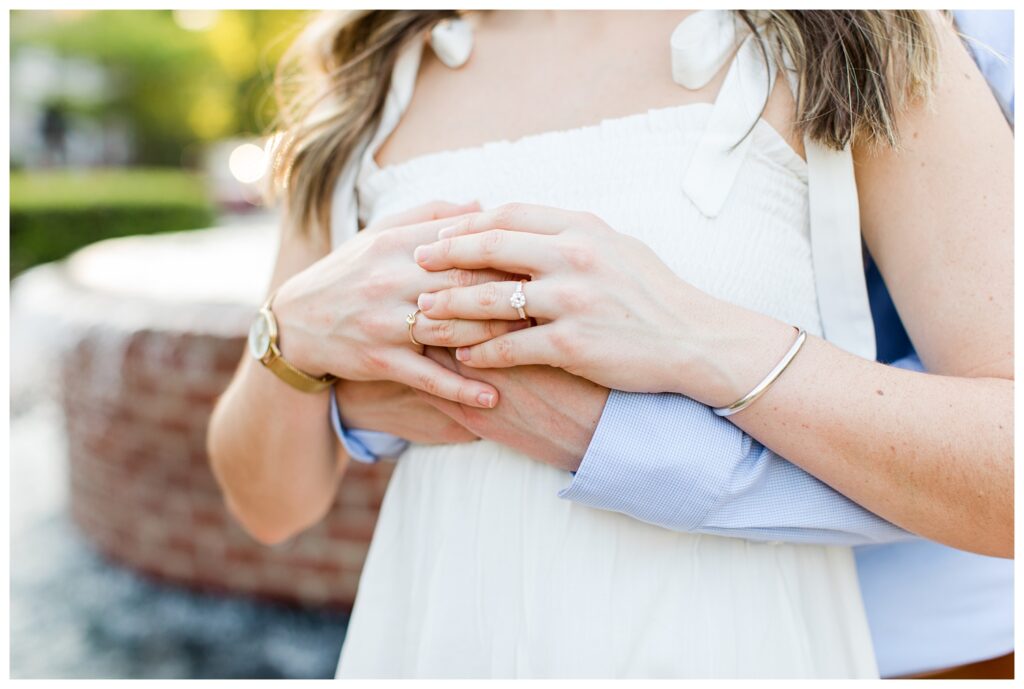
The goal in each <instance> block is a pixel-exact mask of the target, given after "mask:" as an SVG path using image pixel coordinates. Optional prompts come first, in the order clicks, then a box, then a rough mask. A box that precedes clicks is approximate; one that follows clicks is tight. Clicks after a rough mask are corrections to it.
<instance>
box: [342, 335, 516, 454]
mask: <svg viewBox="0 0 1024 689" xmlns="http://www.w3.org/2000/svg"><path fill="white" fill-rule="evenodd" d="M429 349H436V348H435V347H431V348H429ZM428 351H429V350H428ZM441 351H444V352H447V351H448V350H441ZM442 363H443V362H442ZM448 368H451V367H448ZM453 370H454V369H453ZM456 372H458V371H456ZM485 382H491V381H485ZM492 384H493V383H492ZM335 391H336V393H337V396H338V408H339V410H340V411H341V420H342V422H343V423H344V424H345V426H346V427H347V428H360V429H363V430H368V431H380V432H382V433H390V434H391V435H395V436H398V437H399V438H404V439H405V440H408V441H410V442H414V443H426V444H438V443H466V442H471V441H473V440H478V439H479V436H477V435H476V434H474V433H472V432H470V431H469V430H468V429H466V428H465V427H464V426H463V425H462V424H460V423H459V422H458V421H457V420H456V419H454V418H452V417H450V416H448V415H446V414H444V413H442V412H441V411H438V409H437V408H435V405H432V404H428V403H427V402H426V401H425V400H424V398H429V399H431V400H437V401H438V403H444V404H450V405H452V406H454V407H455V408H457V409H473V411H477V410H476V409H475V408H472V407H464V406H463V405H459V404H456V403H455V402H449V401H448V400H441V399H440V398H438V397H434V396H432V395H427V394H426V393H424V392H420V391H418V390H414V389H413V388H410V387H409V386H408V385H402V384H401V383H392V382H390V381H373V382H361V381H349V380H343V381H340V382H338V383H336V384H335ZM502 392H503V393H504V391H502ZM503 396H504V395H503ZM488 411H489V410H488Z"/></svg>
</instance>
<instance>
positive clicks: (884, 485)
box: [709, 318, 1013, 557]
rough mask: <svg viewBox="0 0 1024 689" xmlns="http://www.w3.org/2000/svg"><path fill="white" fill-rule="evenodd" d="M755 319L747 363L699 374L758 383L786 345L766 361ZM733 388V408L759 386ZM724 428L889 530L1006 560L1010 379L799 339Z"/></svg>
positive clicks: (720, 361) (783, 328) (721, 364)
mask: <svg viewBox="0 0 1024 689" xmlns="http://www.w3.org/2000/svg"><path fill="white" fill-rule="evenodd" d="M758 321H759V323H758V327H757V328H756V329H754V330H750V331H748V332H750V338H749V340H748V348H747V353H746V356H743V355H742V354H741V349H739V348H736V349H734V350H732V351H731V353H730V354H729V355H731V356H735V357H736V358H735V359H733V360H732V362H733V363H730V361H729V359H728V356H729V355H726V356H723V354H722V352H721V351H719V352H717V353H715V354H714V355H709V360H710V357H713V358H714V359H715V361H716V363H715V365H714V366H712V367H709V370H744V369H745V368H749V367H750V366H751V362H753V365H754V366H760V370H761V371H762V373H761V374H760V375H764V372H767V371H768V370H769V369H770V368H771V365H772V364H771V363H769V364H768V366H767V367H765V366H764V361H765V360H766V357H767V360H771V359H772V358H773V357H774V358H775V359H778V358H779V357H781V355H782V353H783V352H785V350H786V347H787V346H788V345H787V344H785V343H783V345H782V349H781V351H777V352H774V353H772V348H766V347H765V346H764V342H765V337H766V334H767V333H766V332H765V329H764V323H763V322H760V318H759V319H758ZM787 336H788V337H789V339H790V340H791V339H792V337H793V329H792V328H790V327H789V326H787V325H785V324H782V323H779V322H777V321H776V322H775V326H774V328H773V329H772V332H771V334H770V336H769V341H773V342H776V341H780V342H784V338H785V337H787ZM737 341H738V340H737ZM766 349H767V350H768V351H767V352H766ZM776 349H777V347H776ZM748 375H749V374H748ZM742 378H743V376H738V377H735V378H734V379H733V380H732V381H731V383H730V385H733V386H735V387H733V391H732V393H730V394H732V395H733V398H738V397H739V396H741V395H743V394H744V393H745V392H746V391H747V390H746V389H745V388H744V387H743V386H744V385H751V386H752V385H753V384H755V383H756V382H757V377H756V376H755V377H754V378H748V379H747V381H746V383H743V382H740V381H741V380H742ZM751 380H752V381H753V382H751ZM710 387H716V386H715V385H711V386H710ZM718 389H719V390H723V389H725V388H718ZM718 394H722V393H721V392H719V393H718ZM721 399H722V398H721V397H719V399H717V400H714V401H712V402H711V403H712V404H722V402H721ZM730 401H731V400H730ZM727 403H728V402H725V404H727ZM730 419H731V420H732V421H733V422H734V423H736V425H737V426H739V427H740V428H742V429H743V430H744V431H746V432H747V433H749V434H750V435H751V436H753V437H754V438H756V439H757V440H758V441H759V442H761V443H762V444H764V445H765V446H766V447H769V448H771V449H772V450H773V451H775V452H776V453H778V454H779V455H781V456H783V457H786V458H787V459H789V460H790V461H792V462H793V463H795V464H797V465H799V466H800V467H802V468H803V469H804V470H806V471H807V472H808V473H810V474H813V475H814V476H816V477H818V478H819V479H821V480H822V481H824V482H825V483H827V484H829V485H830V486H832V487H833V488H835V489H836V490H838V491H839V492H841V493H843V494H844V495H846V496H847V497H849V498H850V499H851V500H853V501H855V502H857V503H859V504H861V505H864V506H865V507H867V508H868V509H870V510H871V511H873V512H875V513H876V514H879V515H880V516H882V517H884V518H886V519H888V520H889V521H891V522H893V523H894V524H898V525H899V526H902V527H903V528H905V529H907V530H909V531H912V532H914V533H917V534H920V535H922V536H925V537H928V538H931V539H933V540H937V541H940V542H943V543H946V544H948V545H952V546H954V547H961V548H964V549H967V550H972V551H975V552H981V553H984V554H989V555H997V556H1002V557H1012V555H1013V526H1012V525H1013V381H1010V380H1005V379H999V378H963V377H952V376H941V375H931V374H926V373H920V372H916V371H906V370H902V369H897V368H894V367H891V366H885V365H883V364H879V363H876V362H873V361H867V360H865V359H862V358H860V357H856V356H854V355H852V354H848V353H846V352H844V351H842V350H840V349H838V348H837V347H835V346H833V345H831V344H829V343H827V342H825V341H824V340H821V339H819V338H815V337H809V338H808V340H807V342H806V344H805V345H804V347H803V349H802V350H801V351H800V352H799V354H798V355H797V357H796V359H794V361H793V363H792V364H791V365H790V366H789V368H787V369H786V370H785V372H784V373H783V374H782V375H781V376H780V377H779V379H778V380H777V381H776V382H775V384H774V385H773V386H772V387H771V388H770V389H769V390H768V392H767V393H765V395H764V396H762V397H761V398H760V399H758V400H757V401H756V402H755V403H754V404H753V405H751V406H750V407H748V408H747V409H746V410H744V411H742V412H739V413H738V414H735V415H733V416H732V417H730Z"/></svg>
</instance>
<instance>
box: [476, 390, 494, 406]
mask: <svg viewBox="0 0 1024 689" xmlns="http://www.w3.org/2000/svg"><path fill="white" fill-rule="evenodd" d="M476 401H477V402H479V403H480V404H482V405H483V406H485V407H487V408H488V409H490V408H491V407H493V406H494V395H492V394H491V393H489V392H481V393H480V394H479V395H477V396H476Z"/></svg>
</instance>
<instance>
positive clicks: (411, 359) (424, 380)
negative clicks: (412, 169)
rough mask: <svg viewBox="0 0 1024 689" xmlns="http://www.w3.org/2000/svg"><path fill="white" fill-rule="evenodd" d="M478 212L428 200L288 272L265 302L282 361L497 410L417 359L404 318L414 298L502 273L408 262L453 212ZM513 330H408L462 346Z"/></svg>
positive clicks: (488, 399) (425, 326) (489, 393)
mask: <svg viewBox="0 0 1024 689" xmlns="http://www.w3.org/2000/svg"><path fill="white" fill-rule="evenodd" d="M477 208H478V206H476V205H475V204H474V205H472V206H463V207H458V206H453V205H451V204H441V203H435V204H429V205H427V206H422V207H420V208H417V209H414V210H412V211H409V212H406V213H403V214H401V215H397V216H393V217H391V218H389V219H387V220H385V221H382V222H381V223H379V224H377V225H375V226H372V227H370V228H368V229H367V230H365V231H363V232H360V233H359V234H358V235H357V236H355V237H353V238H352V239H351V240H349V241H347V242H345V243H344V244H343V245H342V246H340V247H338V248H337V249H336V250H335V251H333V252H331V253H330V254H328V255H327V256H325V257H324V258H322V259H321V260H319V261H317V262H316V263H314V264H313V265H311V266H309V268H307V269H305V270H303V271H302V272H300V273H298V274H296V275H294V276H293V277H292V278H291V279H289V280H288V281H287V282H285V283H284V284H283V285H281V287H280V289H279V290H278V291H277V294H276V296H275V298H274V301H273V305H272V307H273V309H274V313H275V315H276V317H277V320H278V327H279V331H280V335H279V338H280V339H279V344H280V347H281V350H282V353H283V354H284V356H285V357H286V358H287V359H288V360H289V361H290V362H291V363H293V364H294V365H295V366H297V367H298V368H300V369H302V370H303V371H306V372H307V373H309V374H311V375H314V376H319V375H322V374H323V373H327V372H329V373H333V374H334V375H336V376H338V377H339V378H343V379H346V380H392V381H395V382H398V383H404V384H405V385H409V386H410V387H413V388H417V389H420V390H423V391H425V392H429V393H431V394H434V395H437V396H439V397H443V398H445V399H449V400H453V401H457V402H460V403H462V404H466V405H470V406H477V407H493V406H494V405H495V404H497V401H498V395H497V391H496V390H495V389H494V388H493V387H492V386H490V385H487V384H484V383H480V382H477V381H472V380H468V379H466V378H463V377H462V376H460V375H458V374H456V373H453V372H452V371H450V370H448V369H446V368H445V367H443V366H441V365H439V364H438V363H437V362H434V361H431V360H430V359H428V358H427V357H424V356H422V353H421V351H420V348H419V347H416V346H415V345H413V344H412V342H411V341H410V339H409V331H408V326H407V324H406V320H405V319H406V316H407V315H408V314H409V313H411V312H412V311H414V310H415V309H416V306H415V300H416V296H417V295H418V294H420V293H421V292H424V291H436V290H440V289H444V288H448V287H456V286H471V285H476V284H479V283H481V282H485V281H491V280H500V279H504V278H505V277H507V276H506V275H505V274H504V273H501V272H499V271H493V270H481V271H467V270H461V269H452V270H446V271H438V272H433V273H429V272H425V271H423V270H422V269H421V268H420V267H419V266H417V265H416V263H415V262H414V261H413V260H412V252H413V248H414V247H416V246H417V245H419V244H422V243H423V242H425V241H428V240H429V239H431V238H434V237H436V235H437V231H438V229H440V228H441V227H444V226H445V225H447V224H451V222H452V217H453V216H456V215H458V214H459V213H465V212H467V211H472V210H475V209H477ZM437 218H442V219H440V220H438V219H437ZM514 327H517V324H513V323H510V322H508V321H491V322H488V321H486V320H474V321H469V320H458V319H457V320H441V319H432V318H429V317H426V316H423V315H420V316H419V317H418V318H417V322H416V325H415V327H414V331H413V334H414V336H415V337H416V339H417V341H419V342H420V343H422V344H424V345H440V346H465V345H472V344H476V343H479V342H482V341H485V340H487V339H489V338H492V337H495V336H498V335H501V334H503V333H506V332H509V331H510V330H512V329H513V328H514Z"/></svg>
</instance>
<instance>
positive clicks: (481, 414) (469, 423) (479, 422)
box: [463, 407, 487, 435]
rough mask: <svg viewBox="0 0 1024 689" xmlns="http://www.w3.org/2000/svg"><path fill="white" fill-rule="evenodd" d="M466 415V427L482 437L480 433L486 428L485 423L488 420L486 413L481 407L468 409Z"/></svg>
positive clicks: (465, 411) (465, 410)
mask: <svg viewBox="0 0 1024 689" xmlns="http://www.w3.org/2000/svg"><path fill="white" fill-rule="evenodd" d="M463 411H464V413H465V415H466V416H465V418H464V421H465V424H464V425H465V427H466V428H468V429H469V430H470V431H472V432H473V433H476V434H477V435H480V431H482V430H483V428H484V422H485V420H486V418H487V417H486V412H485V411H484V410H483V409H481V408H479V407H466V408H465V409H464V410H463Z"/></svg>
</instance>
